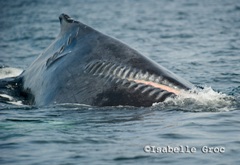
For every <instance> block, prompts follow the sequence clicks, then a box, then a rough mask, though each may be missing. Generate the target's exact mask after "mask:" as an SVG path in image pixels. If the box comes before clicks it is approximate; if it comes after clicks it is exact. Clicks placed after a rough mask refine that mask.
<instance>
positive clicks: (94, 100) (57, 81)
mask: <svg viewBox="0 0 240 165" xmlns="http://www.w3.org/2000/svg"><path fill="white" fill-rule="evenodd" d="M59 20H60V26H61V30H60V33H59V35H58V36H57V37H56V38H55V40H54V41H53V42H52V43H51V44H50V46H49V47H47V48H46V49H45V50H44V51H43V52H42V53H41V54H40V55H39V56H38V57H37V59H36V60H35V61H34V62H33V63H32V64H31V65H30V66H29V67H28V68H27V69H26V70H25V71H23V73H21V74H20V75H19V76H17V77H12V78H7V79H2V80H0V93H1V92H2V93H5V94H11V95H14V96H15V98H17V99H19V100H21V101H22V102H23V103H24V104H27V105H36V106H49V105H55V104H65V103H73V104H85V105H90V106H137V107H148V106H152V105H153V103H157V102H163V101H165V100H166V99H167V98H171V97H176V96H178V95H179V94H180V93H181V92H182V91H187V90H190V89H191V88H193V87H194V85H193V84H192V83H190V82H189V81H187V80H185V79H183V78H182V77H180V76H177V75H176V74H174V73H173V72H171V71H169V70H168V69H166V68H165V67H163V66H161V65H160V64H158V63H156V62H155V61H153V60H151V59H150V58H149V57H147V56H145V55H143V54H141V53H140V52H138V51H137V50H135V49H133V48H131V47H130V46H128V45H127V44H125V43H123V42H122V41H120V40H118V39H116V38H114V37H110V36H108V35H106V34H103V33H101V32H99V31H98V30H95V29H94V28H92V27H90V26H88V25H86V24H84V23H81V22H79V21H77V20H75V19H73V18H71V17H70V16H68V15H67V14H61V15H60V16H59ZM9 86H10V87H9ZM7 87H8V88H7Z"/></svg>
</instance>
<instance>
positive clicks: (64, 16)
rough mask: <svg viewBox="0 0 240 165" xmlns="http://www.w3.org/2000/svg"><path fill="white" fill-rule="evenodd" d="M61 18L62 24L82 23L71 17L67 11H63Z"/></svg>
mask: <svg viewBox="0 0 240 165" xmlns="http://www.w3.org/2000/svg"><path fill="white" fill-rule="evenodd" d="M59 20H60V23H61V25H62V24H65V23H80V22H79V21H76V20H74V19H73V18H71V17H70V16H69V15H67V14H65V13H62V14H61V15H60V16H59Z"/></svg>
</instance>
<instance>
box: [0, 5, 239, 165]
mask: <svg viewBox="0 0 240 165" xmlns="http://www.w3.org/2000/svg"><path fill="white" fill-rule="evenodd" d="M0 5H1V17H0V50H1V51H0V65H1V66H2V65H4V66H9V67H12V68H20V69H25V68H27V67H28V66H29V65H30V63H31V62H32V61H33V60H34V59H36V57H37V56H38V55H39V54H40V53H41V52H42V51H43V50H44V49H45V48H46V47H47V46H48V45H49V44H50V43H51V42H52V41H53V40H54V38H55V37H56V36H57V35H58V33H59V31H60V26H59V21H58V16H59V15H60V14H61V13H67V14H69V15H70V16H72V17H73V18H75V19H77V20H79V21H82V22H84V23H86V24H88V25H90V26H92V27H94V28H96V29H98V30H99V31H102V32H104V33H106V34H108V35H110V36H113V37H116V38H118V39H120V40H122V41H124V42H125V43H127V44H128V45H130V46H132V47H134V48H135V49H137V50H138V51H140V52H141V53H142V54H145V55H146V56H149V57H150V58H152V59H153V60H155V61H157V62H158V63H159V64H161V65H163V66H165V67H167V68H168V69H169V70H171V71H173V72H174V73H176V74H178V75H180V76H181V77H184V78H185V79H187V80H189V81H191V82H192V83H194V84H196V85H201V86H204V89H203V90H202V91H200V92H199V94H190V93H186V94H183V95H181V96H179V97H178V98H176V99H172V100H168V101H166V102H164V103H159V104H156V105H154V106H152V107H149V108H134V107H107V108H97V107H88V106H81V105H58V106H52V107H45V108H37V107H29V106H23V105H12V104H5V103H0V164H17V165H19V164H20V165H26V164H41V165H42V164H69V165H70V164H201V165H202V164H236V165H237V164H240V158H239V152H240V67H239V66H240V65H239V64H240V46H239V45H240V1H238V0H222V1H209V0H202V1H198V0H191V1H190V0H178V1H177V0H162V1H155V0H149V1H144V0H138V1H134V0H132V1H130V0H123V1H114V0H102V1H94V0H88V1H87V0H70V1H58V2H55V1H53V0H52V1H51V0H45V1H40V0H39V1H38V0H36V1H23V0H9V1H3V0H0ZM12 72H13V73H12V74H14V73H15V72H16V71H15V70H12ZM5 74H10V73H6V72H3V71H2V72H0V76H2V77H3V76H4V75H5ZM216 91H219V92H220V93H218V92H216ZM144 147H145V151H147V153H146V152H144ZM154 147H155V148H154ZM157 147H158V148H157ZM167 147H168V149H169V148H171V147H172V148H176V150H177V149H179V150H180V149H181V148H182V151H178V152H175V153H173V152H171V150H168V151H166V150H165V151H166V152H167V153H166V152H164V149H166V148H167ZM210 147H213V148H214V151H212V150H211V149H210ZM206 148H207V149H206ZM160 149H163V150H160ZM191 151H192V153H191Z"/></svg>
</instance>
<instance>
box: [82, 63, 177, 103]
mask: <svg viewBox="0 0 240 165" xmlns="http://www.w3.org/2000/svg"><path fill="white" fill-rule="evenodd" d="M84 72H85V73H87V74H91V75H93V76H98V77H101V78H105V79H106V81H111V82H114V83H117V84H121V85H122V86H124V87H127V88H129V89H134V91H140V92H141V93H143V94H148V96H151V97H153V98H155V99H156V101H164V100H165V99H166V98H167V97H169V96H174V95H178V94H179V93H180V92H181V89H180V88H179V87H178V86H176V85H174V84H173V83H171V82H169V81H168V80H167V79H166V78H164V77H163V76H157V75H154V74H150V73H149V72H147V71H142V70H139V69H136V68H132V67H129V66H125V65H123V64H116V63H113V62H109V61H92V62H90V63H88V64H87V65H86V66H85V69H84Z"/></svg>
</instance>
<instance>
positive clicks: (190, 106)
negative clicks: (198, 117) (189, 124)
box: [153, 87, 235, 111]
mask: <svg viewBox="0 0 240 165" xmlns="http://www.w3.org/2000/svg"><path fill="white" fill-rule="evenodd" d="M234 100H235V99H234V97H233V96H229V95H227V94H224V93H221V92H216V91H214V90H213V89H212V88H211V87H204V88H203V89H197V88H194V89H192V90H190V91H182V92H181V93H180V94H179V95H178V96H177V97H175V98H167V99H166V100H165V101H164V102H163V103H154V104H153V106H163V105H164V107H168V106H174V107H177V108H181V109H187V110H189V111H191V110H192V111H229V110H232V109H233V104H234Z"/></svg>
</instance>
